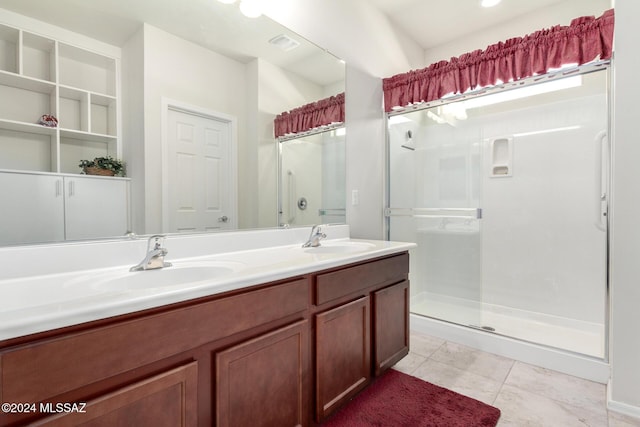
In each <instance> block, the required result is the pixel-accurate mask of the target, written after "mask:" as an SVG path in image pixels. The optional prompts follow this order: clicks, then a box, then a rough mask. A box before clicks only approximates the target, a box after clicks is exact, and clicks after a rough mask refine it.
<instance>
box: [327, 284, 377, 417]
mask: <svg viewBox="0 0 640 427" xmlns="http://www.w3.org/2000/svg"><path fill="white" fill-rule="evenodd" d="M369 300H370V298H369V297H368V296H367V297H362V298H360V299H357V300H355V301H352V302H350V303H347V304H344V305H341V306H339V307H337V308H334V309H332V310H329V311H325V312H324V313H320V314H318V315H316V419H317V421H321V420H322V419H324V418H326V417H327V416H328V415H329V414H331V413H332V412H333V411H334V410H335V409H337V408H338V407H339V406H340V405H341V404H343V403H344V402H345V401H347V400H348V399H349V398H351V397H352V396H353V395H355V394H356V393H357V392H358V391H360V390H362V389H363V388H364V387H365V386H366V385H367V384H368V383H369V381H370V378H371V345H370V326H369V325H370V318H369V316H370V314H369Z"/></svg>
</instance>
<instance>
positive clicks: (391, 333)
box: [0, 226, 414, 427]
mask: <svg viewBox="0 0 640 427" xmlns="http://www.w3.org/2000/svg"><path fill="white" fill-rule="evenodd" d="M323 232H324V233H326V234H327V237H326V239H323V240H322V241H321V242H320V243H321V244H320V246H317V247H302V243H303V242H305V240H307V238H308V236H309V228H299V229H284V230H256V231H244V232H231V233H220V234H210V235H193V236H170V237H167V238H166V239H165V240H164V246H165V247H166V251H167V253H166V254H165V255H164V258H165V259H164V261H167V262H171V264H172V265H171V266H167V267H164V268H157V269H151V270H143V269H142V270H140V271H130V268H131V267H132V266H134V265H136V263H138V261H140V259H141V258H144V256H145V247H146V246H145V245H146V239H139V240H131V241H105V242H92V243H78V244H75V245H74V244H66V245H59V246H56V245H48V246H43V247H41V248H39V247H32V248H30V249H27V248H20V247H15V248H0V252H3V253H0V256H2V257H4V259H5V260H6V261H8V264H7V266H8V268H7V269H6V270H5V271H4V272H3V277H5V279H3V280H0V293H1V294H2V295H3V298H2V299H3V302H2V305H1V306H0V369H1V377H0V401H1V402H3V403H4V402H7V403H10V404H13V406H11V407H8V408H9V409H11V410H10V411H3V412H1V413H0V426H18V425H24V424H27V423H33V425H47V426H58V425H60V426H62V425H77V424H82V423H88V424H89V425H92V426H94V425H96V426H98V425H105V426H112V425H153V426H171V427H173V426H205V425H207V426H210V425H215V426H233V427H239V426H252V427H253V426H310V425H316V424H317V423H321V422H322V421H323V420H325V419H326V418H327V417H328V416H330V415H331V414H332V413H333V412H335V411H336V410H337V409H338V408H340V407H341V406H342V405H343V404H344V403H345V402H347V401H348V400H349V399H350V398H351V397H353V396H354V395H355V394H357V393H358V392H359V391H361V390H362V389H364V388H365V387H367V385H369V384H370V382H371V381H372V380H373V379H374V378H375V377H376V376H378V375H380V374H381V373H382V372H384V371H385V370H386V369H388V368H389V367H390V366H392V365H393V364H395V363H396V362H397V361H398V360H400V359H401V358H403V357H404V356H405V355H406V354H407V353H408V349H409V331H408V326H409V325H408V322H409V321H408V319H409V306H408V303H409V282H408V270H409V254H408V250H409V249H410V248H412V247H413V246H414V245H413V244H407V243H397V242H387V241H373V240H371V241H369V240H354V239H350V238H349V229H348V226H329V227H324V228H323ZM29 261H31V267H27V270H28V271H29V272H30V273H29V274H28V275H25V273H24V272H23V270H22V269H20V268H19V266H20V265H21V264H22V265H23V266H24V265H25V263H27V262H29ZM27 265H28V264H27ZM79 265H84V266H85V268H84V269H79V268H78V266H79ZM20 405H22V406H20ZM65 405H66V406H65ZM74 405H75V406H74Z"/></svg>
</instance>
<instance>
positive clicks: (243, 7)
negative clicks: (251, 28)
mask: <svg viewBox="0 0 640 427" xmlns="http://www.w3.org/2000/svg"><path fill="white" fill-rule="evenodd" d="M240 12H242V14H243V15H244V16H246V17H247V18H257V17H258V16H260V15H262V8H261V7H260V0H240Z"/></svg>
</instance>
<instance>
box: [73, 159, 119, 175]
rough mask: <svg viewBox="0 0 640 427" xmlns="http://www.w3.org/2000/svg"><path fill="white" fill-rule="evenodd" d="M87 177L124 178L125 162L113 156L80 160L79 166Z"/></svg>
mask: <svg viewBox="0 0 640 427" xmlns="http://www.w3.org/2000/svg"><path fill="white" fill-rule="evenodd" d="M78 166H79V167H81V168H82V171H83V172H84V173H85V174H87V175H103V176H114V175H118V176H124V175H125V169H124V162H123V161H122V160H117V159H114V158H112V157H111V156H107V157H96V158H95V159H93V160H80V164H79V165H78Z"/></svg>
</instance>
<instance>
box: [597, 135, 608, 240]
mask: <svg viewBox="0 0 640 427" xmlns="http://www.w3.org/2000/svg"><path fill="white" fill-rule="evenodd" d="M594 150H595V159H596V164H595V170H596V173H595V193H596V194H595V196H596V197H595V199H596V200H595V214H596V218H595V226H596V228H597V229H598V230H601V231H607V209H608V205H609V203H608V200H607V199H608V197H607V191H608V184H609V175H608V174H609V168H608V166H607V165H608V164H609V163H608V161H609V139H608V138H607V131H606V130H603V131H600V132H598V134H597V135H596V137H595V139H594Z"/></svg>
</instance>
